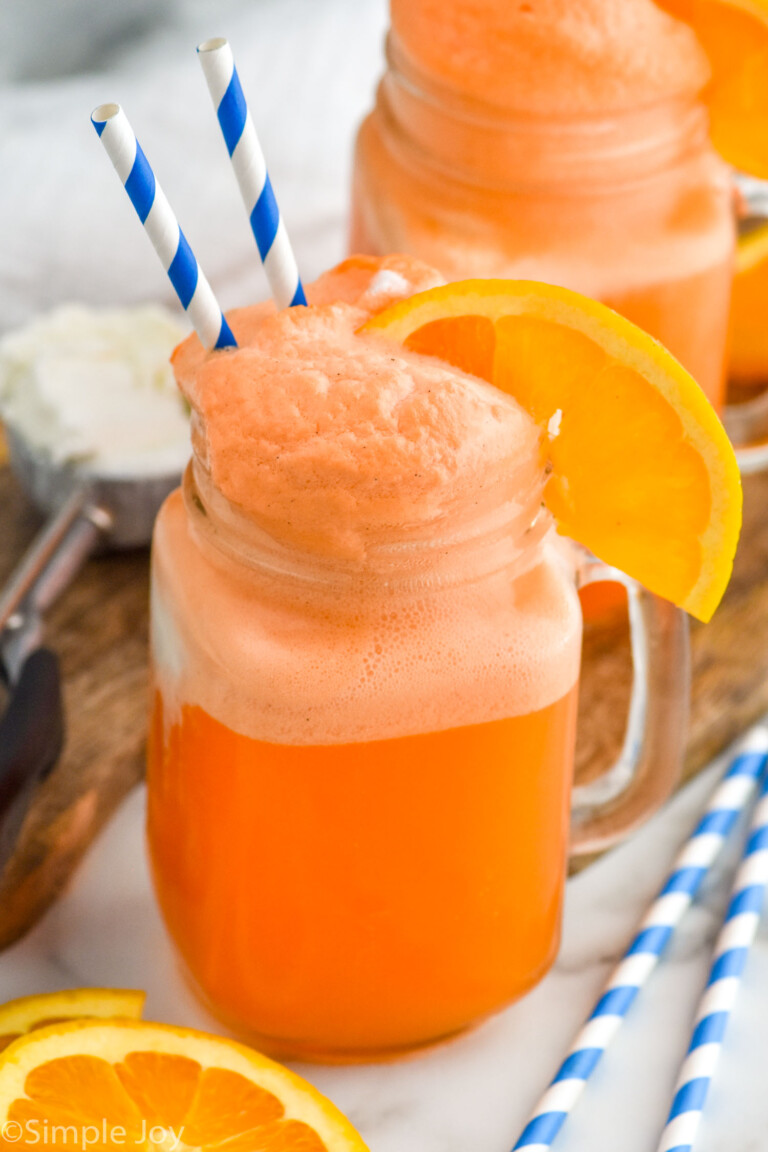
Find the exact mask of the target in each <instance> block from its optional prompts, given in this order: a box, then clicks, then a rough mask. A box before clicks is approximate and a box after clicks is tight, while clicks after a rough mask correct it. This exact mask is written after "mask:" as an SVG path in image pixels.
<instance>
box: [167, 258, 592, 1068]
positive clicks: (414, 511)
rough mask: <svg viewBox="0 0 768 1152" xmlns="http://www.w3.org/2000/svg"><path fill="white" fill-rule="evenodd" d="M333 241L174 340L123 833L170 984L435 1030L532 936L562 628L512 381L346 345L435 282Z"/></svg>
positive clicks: (547, 930)
mask: <svg viewBox="0 0 768 1152" xmlns="http://www.w3.org/2000/svg"><path fill="white" fill-rule="evenodd" d="M436 282H437V280H436V276H435V274H434V273H433V272H432V270H431V269H428V268H426V267H425V266H423V265H421V264H419V263H417V262H416V261H411V260H408V259H405V258H394V257H393V258H388V259H387V260H384V261H383V262H375V261H372V260H353V261H349V262H347V263H346V264H345V265H342V266H340V268H339V269H338V270H335V271H334V272H331V273H328V274H327V275H326V276H324V277H323V278H321V279H320V280H319V281H318V282H317V283H316V284H314V285H311V286H310V287H309V289H308V295H309V300H310V304H311V306H310V307H309V308H293V309H289V310H287V311H284V312H280V313H278V312H276V311H275V310H274V308H273V307H272V306H271V305H260V306H256V307H253V308H247V309H243V310H241V311H240V312H234V313H233V314H231V316H230V320H231V323H232V327H233V330H234V332H235V335H236V337H237V340H238V344H239V347H238V349H237V350H235V351H233V352H231V353H227V354H225V355H219V354H206V353H204V352H203V350H202V348H201V347H200V345H199V343H198V342H197V340H196V338H194V337H191V338H190V339H189V340H188V341H187V342H186V343H184V344H182V345H181V346H180V348H179V349H178V350H177V352H176V354H175V356H174V367H175V370H176V373H177V378H178V380H179V383H180V385H181V388H182V390H183V392H184V393H185V395H186V396H187V397H188V399H189V401H190V403H191V406H192V409H193V428H194V436H193V439H194V457H193V462H192V464H191V466H190V468H189V470H188V472H187V476H186V479H185V483H184V486H183V490H182V491H180V492H178V493H176V494H175V495H173V496H172V497H171V498H170V499H169V500H168V501H167V503H166V505H165V507H164V508H163V510H162V512H161V514H160V517H159V520H158V523H157V529H156V536H155V542H154V555H153V593H152V597H153V620H152V633H153V638H152V645H153V662H154V701H155V704H154V718H153V725H152V732H151V740H150V760H149V794H150V801H149V803H150V807H149V839H150V849H151V857H152V866H153V872H154V879H155V884H156V888H157V892H158V896H159V899H160V903H161V907H162V911H163V913H164V916H165V919H166V922H167V924H168V927H169V930H170V932H171V935H172V937H173V939H174V941H175V943H176V946H177V947H178V950H179V952H180V954H181V956H182V958H183V962H184V965H185V967H186V970H187V972H188V974H189V976H190V978H191V981H192V982H193V984H194V986H195V987H196V988H197V990H198V991H199V992H200V994H201V995H202V997H203V998H204V999H205V1001H206V1002H207V1003H208V1004H209V1005H210V1007H211V1008H212V1010H213V1011H214V1012H215V1013H216V1015H217V1016H218V1017H219V1018H220V1019H221V1020H222V1021H223V1022H225V1023H226V1024H227V1025H230V1026H231V1027H232V1028H234V1029H235V1030H236V1031H237V1032H238V1033H240V1034H241V1035H247V1036H249V1037H251V1038H255V1039H257V1040H258V1041H259V1042H260V1043H261V1044H262V1045H264V1046H266V1047H267V1048H269V1049H271V1050H274V1051H279V1052H283V1053H292V1054H294V1055H298V1056H315V1057H322V1058H331V1059H333V1058H355V1057H365V1056H372V1055H376V1054H384V1053H388V1052H395V1051H398V1050H401V1049H405V1048H408V1047H412V1046H416V1045H419V1044H424V1043H427V1042H430V1041H434V1040H436V1039H438V1038H440V1037H444V1036H447V1035H450V1034H452V1033H454V1032H456V1031H458V1030H460V1029H462V1028H464V1027H465V1026H466V1025H467V1024H469V1023H470V1022H472V1021H474V1020H477V1019H479V1018H481V1017H482V1016H484V1015H486V1014H487V1013H490V1012H492V1011H494V1010H496V1009H498V1008H499V1007H501V1006H502V1005H504V1004H506V1003H508V1002H509V1001H511V1000H513V999H514V998H515V997H517V996H519V995H520V994H521V993H523V992H524V991H525V990H526V989H527V988H529V987H530V986H531V985H532V984H533V983H534V982H535V981H536V980H538V979H539V978H540V977H541V975H542V974H543V973H544V971H545V970H546V969H547V967H548V966H549V965H550V964H551V962H552V960H553V958H554V955H555V952H556V949H557V945H558V938H559V925H560V914H561V901H562V894H563V882H564V875H565V864H566V848H567V839H568V810H569V790H570V779H571V774H572V767H573V764H572V757H573V743H574V729H575V712H576V685H577V677H578V666H579V651H580V637H581V619H580V614H579V607H578V599H577V595H576V592H575V590H574V583H573V575H572V572H571V570H570V565H569V562H568V560H567V556H566V554H564V553H563V551H562V546H561V545H559V544H558V543H557V542H556V541H555V538H554V536H553V534H552V532H551V530H550V523H551V522H550V517H549V514H548V513H547V512H546V511H545V510H543V509H542V505H541V500H542V490H543V485H544V481H545V474H544V473H545V470H544V460H543V455H542V446H541V435H540V432H539V429H538V428H537V427H536V425H535V424H534V423H533V420H532V419H531V418H530V417H529V416H528V415H527V414H526V413H525V412H524V411H523V410H522V409H521V408H520V407H519V406H518V404H517V403H516V402H515V401H514V400H513V399H512V398H511V397H509V396H506V395H504V394H503V393H502V392H500V391H497V390H496V389H494V388H492V387H491V386H489V385H487V384H485V383H484V382H482V381H481V380H479V379H478V378H476V377H474V376H470V375H467V374H465V373H464V372H462V371H461V370H459V369H457V368H453V367H451V366H450V365H449V364H447V363H442V362H440V361H438V360H435V359H433V358H432V357H427V356H423V355H418V354H416V353H414V352H411V351H407V350H405V349H403V348H397V347H393V346H391V345H389V344H387V343H385V342H383V341H382V340H381V339H376V338H374V337H366V336H363V335H357V334H356V331H357V329H358V328H359V327H360V326H361V325H362V324H363V322H365V321H366V320H367V319H368V318H369V317H370V316H371V315H373V314H374V313H377V312H378V311H379V310H380V309H382V308H383V307H384V306H385V305H387V304H391V303H392V302H393V301H395V300H397V299H399V298H403V297H407V296H410V295H411V294H412V293H413V292H414V291H417V290H419V289H424V288H427V287H429V286H431V285H432V284H434V283H436Z"/></svg>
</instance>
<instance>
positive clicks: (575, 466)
mask: <svg viewBox="0 0 768 1152" xmlns="http://www.w3.org/2000/svg"><path fill="white" fill-rule="evenodd" d="M360 332H361V333H367V334H368V335H374V334H377V335H379V336H385V337H387V338H388V339H389V340H393V341H396V342H397V343H398V344H401V345H403V346H405V347H406V348H408V349H410V350H412V351H414V352H419V353H421V354H423V355H428V356H436V357H439V358H440V359H441V360H445V361H448V363H450V364H454V365H456V366H457V367H459V368H461V369H463V370H464V371H465V372H470V373H472V374H473V375H475V376H480V377H482V379H484V380H487V381H489V382H490V383H492V384H494V385H496V387H498V388H500V389H502V390H503V391H504V392H507V393H509V395H511V396H513V397H514V398H515V400H517V402H518V403H519V404H520V405H521V406H522V407H523V408H524V409H525V410H526V411H527V412H528V413H529V415H530V416H532V417H533V419H534V420H535V421H536V423H537V424H538V425H539V427H540V428H541V429H542V436H543V441H544V443H545V444H546V451H547V455H548V457H549V464H548V466H549V468H550V469H551V474H550V476H549V478H548V481H547V484H546V487H545V500H546V503H547V506H548V507H549V509H550V511H551V512H552V513H553V515H554V517H555V519H556V521H557V524H558V529H559V531H560V532H561V533H563V534H565V535H567V536H570V537H572V538H573V539H574V540H577V541H579V542H580V543H581V544H583V545H585V546H586V547H587V548H589V549H591V551H593V552H594V553H595V554H596V555H597V556H599V557H600V558H601V559H602V560H604V561H605V562H606V563H608V564H612V565H614V566H615V567H616V568H619V569H621V570H622V571H623V572H626V573H627V574H628V575H630V576H633V577H634V578H635V579H636V580H638V581H639V582H640V583H641V584H644V585H645V586H646V587H647V588H649V589H650V590H651V591H652V592H656V593H658V595H660V596H664V597H666V598H667V599H668V600H671V601H673V603H675V604H678V605H680V606H681V607H683V608H685V609H687V611H689V612H690V613H691V614H692V615H694V616H697V617H698V618H699V619H701V620H708V619H709V618H710V616H711V615H712V613H713V612H714V610H715V608H716V607H717V605H718V603H719V602H720V599H721V597H722V595H723V592H724V590H725V587H726V585H727V583H728V579H729V576H730V572H731V568H732V563H733V556H734V552H735V550H736V542H737V540H738V535H739V528H740V525H741V483H740V479H739V471H738V466H737V464H736V458H735V456H734V454H733V449H732V448H731V445H730V443H729V441H728V438H727V436H726V434H725V431H724V429H723V426H722V424H721V423H720V421H719V420H718V418H717V416H716V414H715V411H714V409H713V408H712V406H711V404H710V403H709V401H708V400H707V398H706V396H705V395H704V393H703V392H702V390H701V388H700V387H699V385H698V384H697V383H696V381H695V380H694V379H693V377H692V376H690V375H689V374H688V373H687V372H686V371H685V369H684V368H683V367H681V365H680V364H678V362H677V361H676V360H675V359H674V358H673V357H672V356H671V355H670V353H669V352H667V351H666V349H665V348H663V347H662V346H661V345H660V344H659V343H657V341H655V340H653V339H652V338H651V337H650V336H648V335H647V334H646V333H645V332H643V331H641V330H640V329H639V328H637V327H635V325H634V324H631V323H630V322H629V321H628V320H625V319H624V318H623V317H621V316H619V315H618V314H617V313H616V312H613V311H611V309H609V308H606V307H605V306H604V305H603V304H598V303H596V302H595V301H594V300H589V299H587V298H586V297H584V296H580V295H579V294H578V293H576V292H570V291H568V290H567V289H565V288H556V287H552V286H550V285H547V284H539V283H535V282H532V281H525V280H466V281H463V282H461V283H458V284H448V285H446V286H444V287H441V288H433V289H431V290H430V291H428V292H421V293H419V294H418V295H416V296H411V297H410V298H409V299H407V300H404V301H402V302H401V303H398V304H395V305H394V306H392V307H390V308H387V309H385V310H384V311H383V312H380V313H379V314H378V315H376V316H374V317H373V318H372V319H370V320H369V321H368V322H367V323H366V324H365V325H363V327H362V328H361V329H360Z"/></svg>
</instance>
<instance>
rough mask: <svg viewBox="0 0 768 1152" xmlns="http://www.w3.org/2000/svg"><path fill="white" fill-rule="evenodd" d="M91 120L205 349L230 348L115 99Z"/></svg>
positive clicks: (206, 287) (225, 328)
mask: <svg viewBox="0 0 768 1152" xmlns="http://www.w3.org/2000/svg"><path fill="white" fill-rule="evenodd" d="M91 122H92V123H93V126H94V128H95V129H96V132H97V133H98V136H99V138H100V140H101V142H102V144H103V145H104V148H105V150H106V152H107V155H108V156H109V158H110V160H111V161H112V163H113V165H114V167H115V171H116V172H117V174H118V176H119V177H120V180H121V182H122V184H123V186H124V188H125V190H126V192H127V193H128V196H129V198H130V201H131V203H132V204H133V206H134V208H135V209H136V214H137V215H138V217H139V220H141V222H142V224H143V225H144V230H145V231H146V233H147V235H148V236H149V238H150V240H151V241H152V244H153V246H154V249H155V251H156V252H157V254H158V256H159V257H160V261H161V263H162V265H163V268H165V271H166V272H167V273H168V277H169V279H170V281H171V284H172V285H173V287H174V289H175V291H176V295H177V296H178V298H179V300H180V301H181V303H182V306H183V308H184V310H185V311H186V312H187V314H188V316H189V318H190V320H191V321H192V323H193V325H194V327H195V331H196V332H197V334H198V336H199V337H200V339H201V341H202V342H203V344H204V345H205V347H206V348H233V347H235V346H236V343H237V342H236V340H235V338H234V336H233V335H232V331H231V329H230V327H229V324H227V321H226V318H225V316H224V313H223V312H222V310H221V308H220V307H219V305H218V303H217V300H216V297H215V296H214V294H213V289H212V288H211V286H210V284H209V283H208V281H207V280H206V278H205V276H204V275H203V271H202V269H201V267H200V265H199V264H198V262H197V260H196V259H195V256H194V254H193V252H192V249H191V248H190V246H189V243H188V242H187V238H186V236H185V235H184V233H183V232H182V230H181V228H180V227H179V222H178V220H177V219H176V217H175V215H174V213H173V209H172V208H171V206H170V204H169V203H168V200H167V199H166V196H165V193H164V192H163V190H162V188H161V187H160V185H159V184H158V182H157V180H156V179H155V175H154V173H153V171H152V169H151V168H150V166H149V162H148V161H147V158H146V156H145V155H144V152H143V151H142V149H141V146H140V144H139V142H138V140H137V139H136V136H135V134H134V131H133V129H132V128H131V125H130V123H129V122H128V117H127V116H126V114H125V112H123V110H122V108H121V107H120V105H119V104H101V105H99V107H98V108H96V109H94V111H93V112H92V113H91Z"/></svg>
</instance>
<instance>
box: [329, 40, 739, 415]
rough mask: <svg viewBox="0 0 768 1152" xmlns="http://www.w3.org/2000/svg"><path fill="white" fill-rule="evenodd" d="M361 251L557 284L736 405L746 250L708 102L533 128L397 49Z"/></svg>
mask: <svg viewBox="0 0 768 1152" xmlns="http://www.w3.org/2000/svg"><path fill="white" fill-rule="evenodd" d="M351 220H352V222H351V234H350V249H351V250H352V251H353V252H363V253H370V254H372V255H382V254H384V253H386V252H408V253H410V254H411V255H414V256H418V257H420V258H421V259H423V260H425V261H426V262H427V263H429V264H431V265H433V266H434V267H435V268H438V269H439V270H440V271H441V272H442V274H443V275H444V276H445V277H446V279H447V280H449V281H450V280H458V279H464V278H468V277H473V276H482V277H487V276H500V277H511V278H517V279H534V280H544V281H547V282H549V283H552V284H559V285H561V286H563V287H566V288H571V289H574V290H576V291H578V292H582V293H584V294H585V295H587V296H592V297H594V298H596V299H598V300H601V301H603V302H604V303H606V304H608V305H609V306H610V307H612V308H615V309H616V311H617V312H620V313H622V314H623V315H624V316H626V317H627V318H628V319H629V320H631V321H633V322H634V323H635V324H637V325H638V326H639V327H641V328H644V329H645V330H646V331H647V332H650V333H651V335H653V336H655V337H656V338H657V339H658V340H660V341H661V342H662V343H663V344H664V345H666V347H667V348H669V350H670V351H671V352H672V353H673V355H675V356H676V357H677V358H678V359H679V360H680V362H681V363H682V364H683V365H684V366H685V367H686V368H687V369H688V371H689V372H691V374H692V375H693V376H694V377H695V378H696V379H697V380H698V381H699V383H700V384H701V386H702V388H703V389H704V391H705V392H706V393H707V395H708V396H709V398H710V400H711V401H712V403H713V404H714V405H715V407H717V408H719V407H721V405H722V402H723V391H724V376H725V356H726V336H727V329H728V313H729V301H730V293H731V281H732V275H733V258H734V242H735V215H734V196H733V189H732V183H731V176H730V172H729V169H728V168H727V167H726V165H725V164H724V163H723V162H722V161H721V160H720V158H719V157H718V155H717V154H716V153H715V151H714V149H713V148H712V146H711V144H710V142H709V136H708V119H707V112H706V109H705V107H704V105H703V104H702V103H701V102H700V101H699V100H698V99H697V96H696V93H695V91H694V92H692V93H690V94H688V95H686V94H681V95H676V96H675V98H674V99H665V100H661V101H658V102H657V103H652V104H649V105H646V106H643V107H633V108H630V109H629V110H626V109H625V110H618V111H610V110H606V112H605V113H604V114H602V115H590V116H581V115H579V114H578V113H575V114H569V115H568V116H567V117H566V116H561V117H549V116H543V115H533V114H531V115H526V114H525V113H524V112H520V111H511V110H509V109H507V108H505V107H502V106H500V105H498V104H491V103H485V102H483V101H481V100H479V99H477V98H476V97H474V96H470V95H467V94H466V93H463V92H461V91H459V90H458V88H453V87H450V86H449V85H448V84H447V83H443V82H442V81H440V80H438V79H436V78H435V76H434V75H431V74H430V75H427V74H426V72H424V71H422V70H421V68H420V64H419V62H418V61H417V60H415V59H413V58H412V56H411V55H408V54H407V53H406V52H405V51H404V49H403V48H402V46H401V44H400V42H399V40H398V38H397V34H396V33H395V32H391V33H390V35H389V39H388V42H387V71H386V73H385V75H384V76H383V78H382V80H381V83H380V85H379V88H378V93H377V97H376V104H375V107H374V109H373V111H372V112H371V114H370V115H369V116H368V117H367V119H366V120H365V121H364V122H363V124H362V127H361V129H360V132H359V135H358V139H357V146H356V153H355V162H354V176H353V189H352V217H351Z"/></svg>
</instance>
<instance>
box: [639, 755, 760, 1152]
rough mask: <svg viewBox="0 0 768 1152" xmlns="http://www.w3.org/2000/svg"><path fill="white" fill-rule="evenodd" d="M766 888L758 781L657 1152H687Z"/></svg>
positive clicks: (714, 1067)
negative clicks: (754, 805)
mask: <svg viewBox="0 0 768 1152" xmlns="http://www.w3.org/2000/svg"><path fill="white" fill-rule="evenodd" d="M767 884H768V777H766V779H765V780H764V781H763V787H762V790H761V797H760V802H759V804H758V805H757V808H756V809H755V814H754V816H753V818H752V824H751V827H750V831H749V837H748V839H747V844H746V847H745V849H744V857H743V860H742V862H741V866H740V868H739V870H738V872H737V873H736V879H735V881H734V885H733V891H732V893H731V899H730V903H729V904H728V911H727V912H726V915H725V921H724V923H723V927H722V928H721V930H720V935H719V936H718V938H717V943H716V944H715V951H714V959H713V962H712V967H711V969H710V973H709V981H708V983H707V987H706V990H705V992H704V995H703V996H702V998H701V1000H700V1002H699V1007H698V1011H697V1013H696V1025H695V1028H694V1030H693V1035H692V1037H691V1043H690V1045H689V1048H688V1055H687V1056H686V1058H685V1060H684V1061H683V1066H682V1068H681V1069H680V1075H679V1077H678V1080H677V1086H676V1088H675V1096H674V1099H673V1101H672V1107H671V1108H670V1111H669V1118H668V1120H667V1125H666V1127H665V1129H664V1132H663V1134H662V1137H661V1140H660V1142H659V1152H690V1149H691V1148H692V1147H693V1142H694V1140H695V1139H696V1131H697V1129H698V1127H699V1121H700V1120H701V1114H702V1111H703V1109H704V1105H705V1104H706V1101H707V1093H708V1092H709V1085H710V1083H711V1081H712V1077H713V1076H714V1073H715V1069H716V1067H717V1062H718V1059H719V1057H720V1051H721V1048H722V1044H723V1037H724V1035H725V1029H726V1027H727V1025H728V1017H729V1016H730V1014H731V1009H732V1008H733V1005H734V1003H735V1000H736V996H737V994H738V991H739V985H740V983H741V976H742V973H743V971H744V966H745V964H746V961H747V956H748V955H749V949H750V946H751V945H752V942H753V941H754V939H755V936H756V934H757V928H758V924H759V923H760V913H761V911H762V907H763V901H764V897H765V889H766V885H767Z"/></svg>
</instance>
